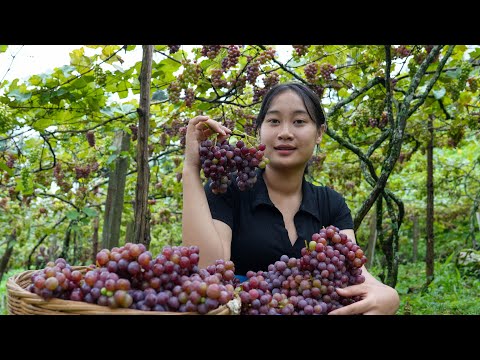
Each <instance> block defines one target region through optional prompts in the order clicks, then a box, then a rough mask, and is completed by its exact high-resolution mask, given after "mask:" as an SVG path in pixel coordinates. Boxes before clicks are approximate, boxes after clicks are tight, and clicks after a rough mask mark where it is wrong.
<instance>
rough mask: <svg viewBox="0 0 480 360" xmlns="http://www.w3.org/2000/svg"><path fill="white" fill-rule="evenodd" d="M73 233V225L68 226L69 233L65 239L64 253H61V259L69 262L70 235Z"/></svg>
mask: <svg viewBox="0 0 480 360" xmlns="http://www.w3.org/2000/svg"><path fill="white" fill-rule="evenodd" d="M71 233H72V223H71V222H70V224H69V225H68V228H67V232H66V233H65V238H64V239H63V246H62V252H61V253H60V257H61V258H64V259H65V260H66V261H67V262H69V260H68V249H69V248H70V235H71Z"/></svg>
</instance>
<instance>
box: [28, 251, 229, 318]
mask: <svg viewBox="0 0 480 360" xmlns="http://www.w3.org/2000/svg"><path fill="white" fill-rule="evenodd" d="M96 259H97V265H96V266H95V265H90V266H89V267H88V268H87V271H86V272H85V273H83V272H81V271H78V270H74V269H73V268H72V267H71V266H70V265H69V264H67V262H66V261H65V260H64V259H62V258H58V259H56V260H55V262H50V263H48V264H47V267H46V268H45V269H43V270H41V271H39V272H35V273H34V274H33V275H32V284H31V285H30V286H29V290H30V291H31V292H33V293H35V294H37V295H39V296H41V297H43V298H45V299H49V298H52V297H54V298H60V299H64V300H73V301H84V302H87V303H91V304H98V305H103V306H108V307H110V308H130V309H137V310H143V311H171V312H197V313H200V314H206V313H207V312H209V311H211V310H214V309H216V308H218V307H219V306H220V305H225V304H226V303H227V302H229V301H230V300H232V299H233V298H234V293H235V286H236V285H238V280H237V279H236V278H235V277H234V270H235V268H234V264H233V262H232V261H224V260H217V262H216V263H215V265H211V266H209V267H208V268H206V269H199V268H198V260H199V249H198V247H196V246H190V247H186V246H173V247H169V246H166V247H164V248H163V249H162V252H161V253H160V254H159V255H158V256H157V257H156V258H153V257H152V254H151V253H150V252H149V251H147V250H146V249H145V246H144V245H143V244H132V243H127V244H125V245H124V246H122V247H118V248H113V249H111V250H108V249H103V250H101V251H100V252H98V253H97V255H96Z"/></svg>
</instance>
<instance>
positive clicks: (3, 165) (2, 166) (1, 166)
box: [0, 162, 13, 176]
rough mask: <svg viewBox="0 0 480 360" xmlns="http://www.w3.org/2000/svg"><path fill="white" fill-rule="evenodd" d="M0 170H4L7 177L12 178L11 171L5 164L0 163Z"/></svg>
mask: <svg viewBox="0 0 480 360" xmlns="http://www.w3.org/2000/svg"><path fill="white" fill-rule="evenodd" d="M0 170H4V171H6V172H7V174H8V175H10V176H13V169H10V168H9V167H8V166H7V164H5V163H3V162H0Z"/></svg>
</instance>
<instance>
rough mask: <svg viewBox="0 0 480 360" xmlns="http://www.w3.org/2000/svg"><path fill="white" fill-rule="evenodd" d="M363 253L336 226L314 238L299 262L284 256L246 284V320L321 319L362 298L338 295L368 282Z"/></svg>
mask: <svg viewBox="0 0 480 360" xmlns="http://www.w3.org/2000/svg"><path fill="white" fill-rule="evenodd" d="M366 261H367V259H366V257H365V256H364V254H363V250H362V249H361V248H360V247H359V246H358V245H357V244H355V243H354V242H353V241H352V240H351V239H349V238H348V237H347V236H346V235H345V234H342V233H340V232H339V229H338V228H337V227H334V226H332V225H330V226H328V227H327V228H323V229H321V230H320V231H319V232H318V233H315V234H313V235H312V239H311V241H310V242H309V243H308V244H306V246H305V247H304V248H303V249H302V250H301V257H300V258H299V259H297V258H294V257H291V258H289V257H288V256H287V255H282V256H281V257H280V259H279V260H278V261H276V262H275V263H274V264H271V265H269V266H268V271H257V272H253V271H249V272H247V274H246V275H247V277H248V280H247V281H245V282H244V283H242V284H241V291H240V293H239V295H240V299H241V300H242V314H248V315H260V314H263V315H320V314H327V313H329V312H330V311H333V310H335V309H338V308H339V307H342V306H345V305H349V304H352V303H354V302H356V301H359V300H360V297H358V296H354V297H352V298H346V297H341V296H340V295H338V293H337V292H336V291H335V289H337V288H344V287H346V286H350V285H356V284H361V283H363V282H364V281H365V277H364V276H363V275H362V270H361V267H362V265H363V264H364V263H365V262H366Z"/></svg>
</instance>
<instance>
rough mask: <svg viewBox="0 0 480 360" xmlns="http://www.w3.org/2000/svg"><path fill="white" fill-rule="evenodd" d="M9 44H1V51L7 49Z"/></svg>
mask: <svg viewBox="0 0 480 360" xmlns="http://www.w3.org/2000/svg"><path fill="white" fill-rule="evenodd" d="M7 48H8V45H0V53H2V52H5V51H7Z"/></svg>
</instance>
